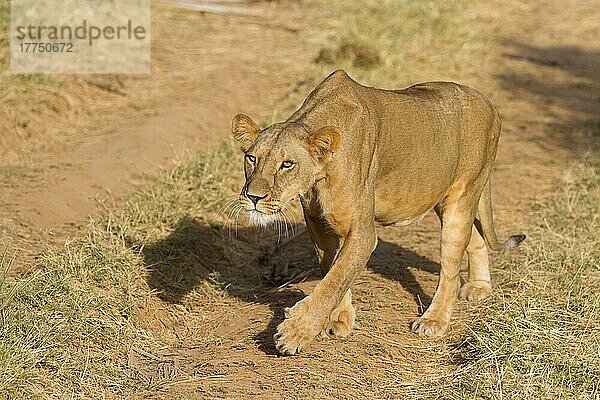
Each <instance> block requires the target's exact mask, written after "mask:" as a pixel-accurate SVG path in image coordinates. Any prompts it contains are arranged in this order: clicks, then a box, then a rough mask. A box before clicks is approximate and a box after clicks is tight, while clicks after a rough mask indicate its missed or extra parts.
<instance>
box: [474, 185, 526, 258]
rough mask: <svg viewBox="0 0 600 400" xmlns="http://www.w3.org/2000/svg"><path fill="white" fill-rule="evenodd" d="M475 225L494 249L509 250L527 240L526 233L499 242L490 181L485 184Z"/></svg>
mask: <svg viewBox="0 0 600 400" xmlns="http://www.w3.org/2000/svg"><path fill="white" fill-rule="evenodd" d="M475 226H476V228H477V230H478V231H479V233H480V234H481V236H483V238H484V239H485V242H486V243H487V245H488V246H489V248H490V249H492V250H494V251H509V250H512V249H514V248H516V247H517V246H518V245H519V243H521V242H522V241H523V240H525V238H526V236H525V235H524V234H518V235H512V236H510V237H509V238H508V240H507V241H506V242H504V243H500V242H498V238H497V237H496V230H495V229H494V217H493V216H492V190H491V186H490V181H489V180H488V182H487V183H486V184H485V188H484V189H483V193H482V194H481V199H480V200H479V206H478V207H477V219H476V220H475Z"/></svg>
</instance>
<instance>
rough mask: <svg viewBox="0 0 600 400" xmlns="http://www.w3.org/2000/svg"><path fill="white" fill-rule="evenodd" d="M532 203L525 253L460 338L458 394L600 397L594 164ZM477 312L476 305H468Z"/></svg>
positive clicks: (506, 269) (598, 189)
mask: <svg viewBox="0 0 600 400" xmlns="http://www.w3.org/2000/svg"><path fill="white" fill-rule="evenodd" d="M593 161H594V160H588V164H590V163H591V164H592V166H589V165H588V166H584V167H581V168H580V169H579V170H578V171H577V173H576V174H575V176H576V177H575V178H574V180H573V181H572V182H568V183H567V184H566V185H565V186H564V187H563V188H562V190H561V191H560V192H559V193H557V194H555V195H553V196H551V197H550V198H548V199H546V200H544V201H543V202H540V204H538V205H537V218H536V219H537V222H538V226H537V228H536V229H535V230H534V231H533V232H531V235H530V238H529V240H528V243H527V244H526V245H525V249H524V251H522V252H521V253H520V254H519V255H518V256H516V257H514V258H513V259H512V260H511V261H510V262H505V263H503V264H501V265H500V268H499V270H497V271H496V274H495V275H496V276H497V277H498V278H497V284H496V285H497V287H498V288H499V289H500V291H499V294H498V295H497V296H495V298H494V299H493V300H491V301H489V302H487V303H486V307H485V308H484V309H483V310H482V311H480V312H478V319H477V320H476V324H475V326H474V327H473V328H472V329H470V335H469V337H468V338H466V339H465V340H464V341H463V342H462V343H461V344H460V346H459V348H458V351H457V357H458V360H459V362H460V365H461V367H460V369H459V370H458V371H457V373H456V380H455V382H456V387H455V390H456V392H455V393H454V395H453V397H456V398H465V397H469V398H519V399H525V398H531V399H556V398H564V399H575V398H580V399H593V398H598V397H599V396H600V385H599V384H598V380H597V377H598V376H600V358H599V355H600V292H598V287H599V285H600V252H599V251H598V249H600V239H599V238H598V232H600V169H599V168H598V163H597V160H596V162H595V165H594V163H593ZM474 311H475V310H474Z"/></svg>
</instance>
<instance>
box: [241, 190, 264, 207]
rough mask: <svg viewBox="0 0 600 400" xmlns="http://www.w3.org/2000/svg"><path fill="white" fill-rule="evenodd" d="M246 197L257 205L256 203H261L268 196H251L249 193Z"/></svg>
mask: <svg viewBox="0 0 600 400" xmlns="http://www.w3.org/2000/svg"><path fill="white" fill-rule="evenodd" d="M246 197H247V198H249V199H250V201H252V202H253V203H254V205H256V203H258V202H259V200H262V199H264V198H265V197H267V195H266V194H265V195H264V196H257V195H255V194H250V193H248V192H246Z"/></svg>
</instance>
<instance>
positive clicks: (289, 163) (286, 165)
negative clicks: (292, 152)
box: [279, 161, 296, 169]
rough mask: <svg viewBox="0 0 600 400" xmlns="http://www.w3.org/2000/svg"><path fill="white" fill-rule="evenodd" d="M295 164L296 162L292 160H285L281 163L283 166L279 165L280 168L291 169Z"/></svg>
mask: <svg viewBox="0 0 600 400" xmlns="http://www.w3.org/2000/svg"><path fill="white" fill-rule="evenodd" d="M294 165H296V164H295V163H294V162H292V161H284V162H282V163H281V167H279V169H291V168H293V167H294Z"/></svg>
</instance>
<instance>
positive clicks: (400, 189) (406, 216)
mask: <svg viewBox="0 0 600 400" xmlns="http://www.w3.org/2000/svg"><path fill="white" fill-rule="evenodd" d="M399 175H400V174H397V175H396V174H389V175H387V176H384V177H382V179H381V180H380V181H379V182H377V183H376V185H375V219H376V221H377V222H378V223H380V224H382V225H391V224H398V225H400V226H405V225H410V224H412V223H414V222H416V221H418V220H419V219H421V218H422V217H423V216H424V215H425V214H426V213H427V212H428V211H429V210H431V209H432V208H433V207H434V206H435V205H436V204H437V203H439V202H440V201H441V200H442V198H443V197H444V196H445V195H446V193H447V192H448V189H449V188H450V186H451V185H452V180H453V179H452V178H453V174H452V171H440V172H437V173H435V175H436V176H435V177H434V176H432V175H431V174H427V173H423V174H422V175H421V176H418V177H417V176H416V175H412V176H409V177H406V176H405V177H404V179H400V177H399ZM411 178H412V179H411Z"/></svg>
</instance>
